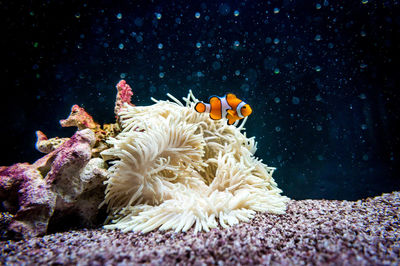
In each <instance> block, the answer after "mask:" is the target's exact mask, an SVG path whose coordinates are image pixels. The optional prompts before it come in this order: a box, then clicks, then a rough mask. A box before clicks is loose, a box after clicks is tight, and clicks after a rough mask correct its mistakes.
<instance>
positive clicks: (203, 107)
mask: <svg viewBox="0 0 400 266" xmlns="http://www.w3.org/2000/svg"><path fill="white" fill-rule="evenodd" d="M194 110H196V111H197V112H199V113H204V112H205V111H206V105H205V104H204V103H202V102H198V103H196V105H195V106H194Z"/></svg>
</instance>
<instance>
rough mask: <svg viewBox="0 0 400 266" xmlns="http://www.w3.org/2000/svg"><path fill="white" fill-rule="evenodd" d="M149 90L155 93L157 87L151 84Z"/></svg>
mask: <svg viewBox="0 0 400 266" xmlns="http://www.w3.org/2000/svg"><path fill="white" fill-rule="evenodd" d="M149 91H150V93H155V92H156V91H157V88H156V87H155V86H154V85H151V86H150V88H149Z"/></svg>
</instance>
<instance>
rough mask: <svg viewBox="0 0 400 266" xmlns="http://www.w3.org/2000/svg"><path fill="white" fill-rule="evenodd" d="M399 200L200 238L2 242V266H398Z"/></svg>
mask: <svg viewBox="0 0 400 266" xmlns="http://www.w3.org/2000/svg"><path fill="white" fill-rule="evenodd" d="M399 207H400V192H393V193H391V194H383V195H382V196H379V197H375V198H368V199H364V200H359V201H337V200H300V201H296V200H291V201H290V202H289V204H288V209H287V213H286V214H283V215H274V214H257V215H256V217H255V218H254V219H252V220H251V222H249V223H241V224H238V225H236V226H233V227H231V228H228V229H221V228H215V229H212V230H211V231H210V232H208V233H206V232H200V233H197V234H194V232H193V229H191V230H189V231H188V232H186V233H172V232H170V231H167V232H158V231H156V232H150V233H148V234H145V235H144V234H141V233H134V232H129V233H122V232H120V231H119V230H103V229H95V230H82V231H72V232H64V233H56V234H52V235H47V236H44V237H37V238H31V239H27V240H22V241H2V242H0V254H1V256H0V264H20V263H29V264H30V263H34V264H53V263H55V264H75V263H79V264H91V265H102V264H117V263H151V264H158V265H166V264H176V263H178V264H200V263H207V264H221V263H224V264H260V263H262V264H275V263H277V264H295V265H300V264H301V263H306V264H318V265H321V264H335V265H338V264H339V265H390V264H392V265H396V264H397V265H398V263H400V259H399V253H400V231H399V229H400V228H399V227H400V226H399V215H400V214H399Z"/></svg>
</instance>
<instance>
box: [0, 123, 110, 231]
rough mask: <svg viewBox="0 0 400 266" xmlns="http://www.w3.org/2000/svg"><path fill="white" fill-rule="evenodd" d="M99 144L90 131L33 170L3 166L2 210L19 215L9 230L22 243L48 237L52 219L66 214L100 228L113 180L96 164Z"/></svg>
mask: <svg viewBox="0 0 400 266" xmlns="http://www.w3.org/2000/svg"><path fill="white" fill-rule="evenodd" d="M95 141H96V138H95V134H94V132H93V131H92V130H90V129H84V130H81V131H77V132H76V133H75V134H74V135H73V136H72V137H71V138H70V139H69V140H68V141H66V142H65V143H63V144H62V145H61V146H60V147H58V148H57V149H56V150H54V151H53V152H50V153H49V154H47V155H46V156H44V157H42V158H41V159H39V160H37V161H36V162H35V163H33V164H32V165H30V164H28V163H18V164H14V165H12V166H10V167H0V200H1V202H2V210H1V211H6V212H9V213H10V214H12V215H13V217H12V219H11V220H12V221H11V223H10V224H9V227H8V230H9V231H11V232H13V233H14V234H15V236H16V238H21V237H23V238H26V237H32V236H38V235H43V234H45V233H46V230H47V227H48V224H49V220H50V218H52V220H60V219H61V220H62V217H63V215H64V214H68V215H70V214H71V213H72V214H74V215H76V216H78V217H80V219H81V220H82V221H83V224H94V223H95V219H96V216H97V213H98V208H97V206H98V205H99V204H100V202H101V201H102V200H103V198H104V185H103V184H102V182H103V181H104V180H105V177H106V175H107V170H106V165H105V163H104V162H103V161H102V160H101V159H100V158H95V159H91V156H92V152H91V150H92V147H93V145H94V143H95ZM53 213H57V216H56V217H52V215H53ZM53 218H54V219H53Z"/></svg>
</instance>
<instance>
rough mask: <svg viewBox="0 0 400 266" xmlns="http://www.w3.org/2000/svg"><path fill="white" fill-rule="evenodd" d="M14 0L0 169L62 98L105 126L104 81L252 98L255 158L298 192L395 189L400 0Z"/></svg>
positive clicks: (359, 193) (160, 93) (138, 92)
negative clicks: (258, 158)
mask: <svg viewBox="0 0 400 266" xmlns="http://www.w3.org/2000/svg"><path fill="white" fill-rule="evenodd" d="M112 2H115V1H59V0H58V1H49V0H48V1H25V3H24V1H22V2H21V1H18V3H17V2H15V3H14V2H11V1H9V2H5V1H3V2H2V3H1V4H0V6H1V19H2V34H1V45H2V49H1V64H2V66H1V73H2V97H1V99H0V101H1V102H0V103H1V105H0V106H1V107H0V108H1V109H0V112H1V120H2V127H1V136H2V152H1V158H0V165H10V164H12V163H15V162H25V161H26V162H33V161H35V160H36V159H38V158H39V157H40V156H41V154H40V153H39V152H37V151H36V150H35V149H34V144H35V130H39V129H40V130H42V131H43V132H44V133H46V134H47V135H48V136H49V137H54V136H70V135H72V134H73V132H74V130H73V129H70V128H61V127H60V126H59V123H58V121H59V120H60V119H64V118H66V117H67V116H68V114H69V111H70V108H71V106H72V105H73V104H79V105H80V106H83V107H84V108H85V109H86V110H87V111H88V112H89V113H90V114H92V115H93V117H94V118H95V120H97V121H98V122H100V123H104V122H108V123H109V122H113V121H114V120H113V119H114V114H113V108H114V99H115V93H116V90H115V87H114V86H115V84H116V83H117V82H118V81H119V80H120V79H121V78H123V79H125V80H127V82H128V83H129V84H130V85H131V86H132V88H133V91H134V97H133V102H134V103H135V104H138V105H146V104H150V103H151V101H150V97H151V96H152V97H155V98H157V99H165V98H166V96H165V94H166V93H167V92H169V93H171V94H173V95H174V96H176V97H178V98H181V97H182V96H186V94H187V92H188V90H189V89H191V90H193V92H194V94H195V95H196V96H197V97H198V98H200V99H202V100H206V99H207V98H208V97H209V96H210V95H212V94H216V95H223V94H225V93H226V92H234V93H235V94H236V95H237V96H238V97H239V98H242V99H244V100H246V101H247V102H248V103H250V104H251V105H252V108H253V110H254V113H253V114H252V115H251V116H250V118H249V120H248V122H247V126H246V127H247V134H248V135H249V136H256V138H257V141H258V147H259V150H258V151H257V156H259V157H260V158H262V159H263V161H264V162H265V163H267V164H268V165H271V166H275V167H277V168H278V169H277V171H276V173H275V175H274V176H275V179H276V181H277V182H278V184H279V187H281V188H282V189H283V190H284V194H286V195H287V196H289V197H292V198H296V199H303V198H329V199H357V198H361V197H366V196H373V195H378V194H381V193H382V192H390V191H393V190H398V189H399V188H400V178H399V175H398V172H399V157H400V154H399V146H400V145H399V144H400V139H399V138H400V137H399V136H400V132H399V129H397V128H396V126H397V125H398V123H399V115H400V108H399V103H400V101H399V100H400V96H399V85H400V84H399V75H400V73H399V69H400V66H399V58H398V57H396V56H395V55H396V54H397V52H398V50H399V48H400V44H399V36H400V34H399V29H400V17H399V1H366V0H364V1H361V0H360V1H326V0H325V1H324V0H321V1H225V2H220V1H218V2H217V3H216V1H175V2H174V3H173V1H120V2H119V3H117V4H116V3H112Z"/></svg>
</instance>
